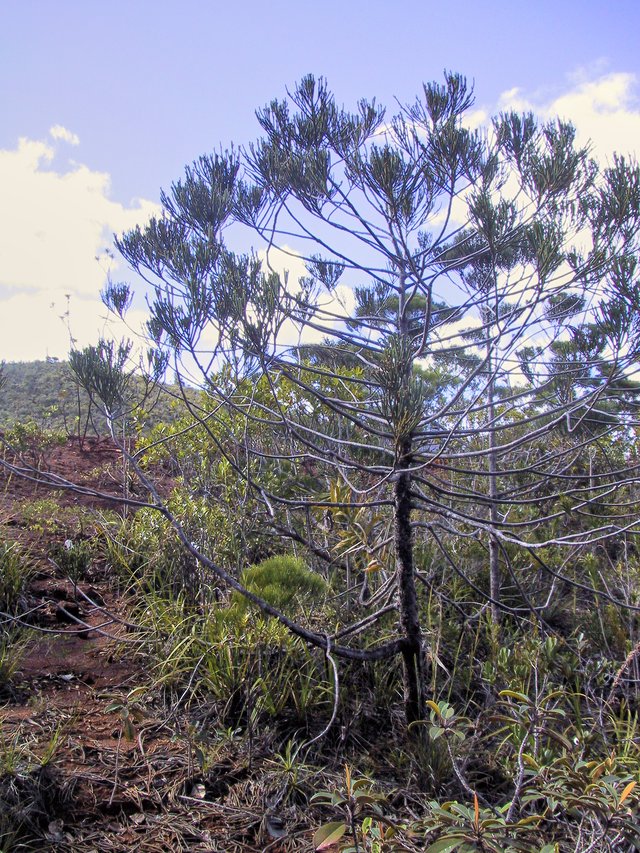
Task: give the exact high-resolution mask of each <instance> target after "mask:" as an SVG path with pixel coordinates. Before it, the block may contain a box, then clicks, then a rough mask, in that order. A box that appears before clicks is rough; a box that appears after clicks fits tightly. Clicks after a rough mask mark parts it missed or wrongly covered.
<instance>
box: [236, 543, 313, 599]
mask: <svg viewBox="0 0 640 853" xmlns="http://www.w3.org/2000/svg"><path fill="white" fill-rule="evenodd" d="M240 582H241V583H242V584H243V586H245V587H246V588H247V589H248V590H249V592H253V593H254V594H255V595H258V596H260V598H263V599H264V600H265V601H268V602H269V604H272V605H273V606H274V607H277V608H278V609H279V610H282V611H283V612H285V613H294V612H296V611H298V610H300V609H302V608H304V607H306V606H309V605H312V604H320V603H322V602H323V601H324V599H325V597H326V594H327V592H328V589H329V587H328V584H327V582H326V581H325V580H324V579H323V578H322V577H320V575H319V574H317V572H314V571H312V570H311V569H308V568H307V567H306V565H305V564H304V561H303V560H301V559H300V558H299V557H292V556H290V555H287V554H282V555H279V556H277V557H269V559H267V560H264V561H263V562H262V563H258V564H257V565H254V566H249V568H247V569H245V570H244V571H243V572H242V573H241V575H240ZM232 604H233V606H234V607H237V608H239V609H245V608H247V607H248V606H249V602H248V601H247V599H246V598H244V597H243V596H242V595H241V594H240V593H238V592H234V593H233V596H232Z"/></svg>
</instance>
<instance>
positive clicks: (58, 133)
mask: <svg viewBox="0 0 640 853" xmlns="http://www.w3.org/2000/svg"><path fill="white" fill-rule="evenodd" d="M49 136H51V137H53V139H62V140H64V142H68V143H69V145H80V137H79V136H78V134H77V133H72V131H70V130H67V128H66V127H63V126H62V125H61V124H54V125H53V127H50V128H49Z"/></svg>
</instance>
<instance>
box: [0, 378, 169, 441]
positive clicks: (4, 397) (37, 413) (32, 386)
mask: <svg viewBox="0 0 640 853" xmlns="http://www.w3.org/2000/svg"><path fill="white" fill-rule="evenodd" d="M3 373H4V377H5V383H4V386H3V387H2V388H0V426H7V425H8V424H10V423H13V422H15V421H28V420H34V421H36V422H37V423H39V424H43V425H46V426H49V427H51V428H53V429H61V430H66V431H67V432H70V433H73V432H75V431H76V429H77V427H76V424H77V419H78V416H80V418H81V420H82V422H83V423H84V420H85V419H86V416H87V412H88V403H89V400H88V397H87V395H86V394H85V393H84V391H81V392H80V396H79V397H78V390H77V387H76V384H75V382H74V380H73V376H72V374H71V371H70V369H69V366H68V364H67V362H63V361H21V362H9V363H6V364H5V365H4V367H3ZM172 399H173V398H172V389H171V386H167V387H166V389H164V391H163V390H162V389H161V390H160V393H158V394H155V395H154V397H153V401H154V405H153V406H152V407H151V411H150V413H149V417H148V424H149V425H150V426H152V425H153V424H155V423H158V422H160V421H167V420H171V419H172V418H174V417H175V414H174V411H173V408H172V406H171V402H172ZM149 405H150V404H149ZM92 418H93V421H94V428H91V427H90V428H89V434H93V433H95V432H98V433H100V434H105V433H106V431H107V430H106V424H105V422H104V418H102V417H100V415H99V414H98V412H96V411H95V410H94V411H93V412H92Z"/></svg>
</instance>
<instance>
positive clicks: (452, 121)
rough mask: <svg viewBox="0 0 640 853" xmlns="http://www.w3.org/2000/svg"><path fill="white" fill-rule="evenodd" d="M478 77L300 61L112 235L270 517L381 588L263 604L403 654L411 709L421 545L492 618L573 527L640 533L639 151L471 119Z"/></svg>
mask: <svg viewBox="0 0 640 853" xmlns="http://www.w3.org/2000/svg"><path fill="white" fill-rule="evenodd" d="M471 103H472V98H471V94H470V91H469V90H468V88H467V85H466V83H465V80H464V79H463V78H461V77H460V76H457V75H454V74H447V75H446V76H445V78H444V82H443V84H435V83H434V84H429V85H426V86H424V87H423V91H422V94H421V96H420V97H419V98H418V99H417V100H416V101H415V103H413V104H410V105H408V106H405V107H403V108H401V109H400V110H399V112H398V113H397V114H396V115H394V116H393V117H387V116H386V115H385V111H384V110H383V109H382V108H380V107H379V106H378V105H377V104H376V103H375V102H373V101H372V102H367V101H364V100H363V101H361V102H360V103H359V104H358V106H357V108H356V110H355V112H347V111H345V110H344V109H342V108H340V107H338V106H337V105H336V101H335V99H334V97H333V95H332V94H331V92H330V91H329V90H328V88H327V86H326V84H325V82H324V81H323V80H315V79H313V78H312V77H307V78H305V79H304V80H302V82H301V83H300V84H299V85H298V86H297V87H296V88H295V90H294V91H293V92H292V93H290V94H289V96H288V98H287V100H285V101H273V102H272V103H271V104H270V105H269V106H268V107H266V108H264V109H263V110H260V111H259V112H258V114H257V116H258V121H259V123H260V126H261V128H262V131H263V135H262V137H261V138H260V139H259V141H257V142H256V143H255V144H253V145H250V146H249V147H248V148H246V149H240V150H238V151H232V152H230V153H224V154H214V155H210V156H203V157H201V158H200V159H199V160H197V161H196V162H195V163H194V164H193V165H192V166H190V167H188V168H187V169H186V172H185V176H184V178H183V179H182V180H180V181H178V182H176V183H175V184H174V185H173V186H172V187H171V189H170V190H169V191H168V192H167V193H165V194H163V196H162V203H163V208H164V209H163V214H162V216H161V217H159V218H157V219H154V220H152V221H151V222H150V223H149V224H148V225H147V226H145V227H142V228H140V227H139V228H136V229H135V230H133V231H131V232H129V233H127V234H125V235H123V236H122V237H121V238H120V239H119V240H118V241H117V242H118V248H119V249H120V251H121V252H122V254H123V255H124V257H125V258H126V259H127V260H128V262H129V263H130V264H131V266H132V267H133V268H134V269H135V270H136V271H137V272H138V273H140V274H141V275H142V276H143V277H144V278H145V279H146V280H147V281H149V282H150V284H151V286H152V291H151V296H150V299H149V304H150V312H151V317H150V320H149V323H148V330H149V334H150V337H151V338H152V339H153V341H154V342H155V344H156V346H158V347H159V348H160V349H164V350H165V351H167V352H169V353H170V355H171V357H172V358H173V360H174V365H175V367H176V369H177V372H178V374H182V375H184V374H185V373H188V374H189V375H190V376H191V377H193V375H194V372H195V371H199V372H200V375H201V376H200V378H201V382H202V387H203V388H205V389H206V392H207V394H208V396H209V402H208V403H207V404H206V405H204V406H196V405H195V404H193V403H190V404H189V405H190V406H191V409H192V413H193V414H194V415H196V416H197V417H198V419H199V422H200V428H201V429H202V428H204V429H206V431H207V433H208V436H209V440H210V441H211V443H212V445H213V446H214V447H215V452H216V453H217V454H218V457H219V458H222V459H224V460H225V461H226V464H227V465H228V466H230V468H231V470H233V471H234V472H235V474H236V475H237V476H238V477H242V478H243V479H244V481H245V482H246V488H247V491H248V493H249V494H250V495H251V499H252V500H253V501H254V502H255V506H261V507H262V508H263V510H264V519H265V524H268V525H269V526H270V529H271V530H272V531H273V533H274V535H277V536H278V537H282V538H284V539H285V540H287V539H288V540H289V541H292V542H295V543H296V547H306V548H308V552H307V553H308V554H309V557H310V559H313V560H314V561H315V562H316V564H319V563H318V561H320V562H322V561H323V560H324V561H325V562H326V564H327V565H328V566H332V567H333V568H332V571H334V574H335V572H336V571H337V569H336V567H340V568H341V567H344V566H345V564H347V563H348V564H349V565H348V570H349V578H350V582H351V583H353V581H354V579H356V580H357V581H358V583H361V584H362V589H361V590H360V592H361V595H360V605H361V606H362V608H367V607H368V608H370V610H369V611H366V610H364V611H363V612H361V613H360V616H359V619H358V621H357V622H355V623H354V624H352V625H346V626H343V627H341V628H340V630H339V631H337V632H336V633H334V634H333V635H331V634H330V633H327V634H325V633H322V632H318V631H317V630H311V629H309V628H307V627H304V626H303V625H300V624H298V623H295V622H293V621H292V620H291V619H289V618H288V617H286V616H285V615H284V614H281V613H278V612H277V611H276V610H275V608H273V607H271V606H270V605H269V604H268V603H266V602H264V601H258V600H257V599H256V597H255V596H253V600H254V602H256V603H258V604H259V605H260V606H261V607H263V609H264V610H266V612H267V613H270V614H271V615H274V616H276V617H277V618H280V619H281V620H282V621H283V622H285V624H287V625H288V626H289V627H290V629H291V630H293V631H294V632H295V633H297V634H298V635H299V636H301V637H303V638H304V639H305V640H306V641H308V642H310V643H312V644H315V645H316V646H318V647H321V648H324V649H328V650H329V651H330V652H331V653H332V654H334V655H336V656H338V657H346V658H351V659H361V660H367V659H369V660H375V659H381V658H383V657H388V656H391V655H399V656H401V659H402V664H403V673H404V691H405V709H406V718H407V721H408V722H409V723H411V722H412V721H415V720H419V719H421V718H422V717H423V716H424V707H425V706H424V702H425V696H424V693H425V671H426V667H427V665H428V655H427V653H426V641H425V636H424V631H423V627H422V626H421V607H422V605H421V599H422V590H428V588H429V585H430V583H431V581H432V579H433V575H432V574H431V568H432V567H431V565H430V564H429V561H430V560H434V559H436V558H437V560H438V561H439V563H440V564H445V565H447V566H449V567H450V569H451V570H452V571H454V572H457V573H458V574H459V575H460V576H461V577H463V579H464V580H465V582H468V583H469V584H471V585H472V586H473V588H474V589H475V590H476V592H477V593H478V594H480V595H482V596H483V600H484V602H485V603H486V604H488V605H489V606H490V611H491V614H492V617H493V620H494V621H495V622H496V623H498V622H499V620H500V618H501V614H504V613H510V612H512V613H516V614H518V613H520V612H523V610H524V611H526V610H527V609H529V610H531V611H533V612H537V611H539V610H541V609H542V608H543V607H544V605H545V603H546V599H547V598H548V596H549V594H550V591H551V592H552V591H553V589H554V584H555V583H556V581H557V577H561V576H562V567H563V566H566V565H567V557H568V555H570V554H571V553H573V552H576V551H580V550H584V549H585V548H587V547H589V546H590V544H592V543H595V542H605V541H606V540H607V539H608V538H611V537H614V536H618V535H620V533H621V532H622V531H624V532H626V534H627V535H631V534H635V533H636V532H637V531H638V517H637V514H636V513H637V510H636V506H635V503H634V500H633V498H632V496H631V495H630V493H629V485H630V482H632V481H634V480H635V469H634V468H633V465H631V464H630V463H629V460H624V459H620V458H619V457H618V458H616V459H615V461H611V460H612V457H611V456H607V453H606V450H605V449H604V448H605V445H606V444H607V442H612V441H614V440H615V438H616V436H620V435H621V434H623V433H624V432H625V431H628V430H629V429H630V427H631V426H632V424H633V417H634V411H635V408H634V405H635V404H634V396H633V382H632V379H633V376H632V365H633V363H634V361H635V359H636V357H637V352H638V316H640V315H639V314H638V312H640V292H639V290H638V284H637V273H636V258H637V243H638V226H639V223H640V176H639V173H638V169H637V167H636V166H635V165H633V164H630V163H628V162H627V161H625V160H624V159H622V158H619V159H616V160H615V161H614V162H613V163H612V164H611V165H610V166H609V167H608V168H606V169H604V170H600V169H599V168H598V167H597V166H596V164H594V162H592V161H591V160H590V158H589V154H588V151H587V150H586V149H584V148H580V147H577V145H576V141H575V134H574V130H573V128H572V127H571V126H570V125H569V124H566V123H564V122H561V121H555V122H551V123H548V124H539V123H537V122H536V121H535V120H534V118H533V117H532V116H531V115H516V114H513V113H509V114H505V115H500V116H498V117H497V118H496V119H494V121H493V123H492V124H491V126H490V127H489V128H487V129H486V130H485V131H482V132H477V131H472V130H471V129H469V127H468V125H467V124H465V121H466V119H465V115H466V113H467V111H468V108H469V106H470V105H471ZM247 234H248V235H249V236H247ZM243 239H246V242H245V243H243V242H242V240H243ZM237 247H240V248H241V250H242V251H243V252H247V253H246V254H240V253H238V252H237V251H234V250H233V248H237ZM276 250H277V251H276ZM283 253H284V254H285V255H288V256H289V258H290V261H289V262H288V264H287V265H288V268H289V270H292V269H295V268H297V267H298V268H299V267H301V265H304V267H305V268H306V271H305V273H304V274H303V275H301V276H296V278H297V280H294V276H293V275H292V274H291V272H289V274H286V273H285V272H284V271H283V269H282V264H281V259H282V256H283ZM276 259H277V262H276ZM105 299H106V301H107V303H108V304H110V306H111V307H112V308H114V309H115V310H120V309H121V308H122V306H123V305H124V303H125V302H126V301H127V299H128V296H127V294H125V293H124V292H123V289H122V287H121V286H118V287H117V288H115V289H111V290H109V289H108V290H107V292H106V295H105ZM186 399H187V402H188V401H189V398H186ZM586 459H590V460H591V463H592V464H591V466H590V467H585V466H586V463H585V460H586ZM143 476H144V474H143ZM596 508H597V512H596ZM163 511H165V512H166V507H164V509H163ZM182 536H183V540H184V544H185V547H188V548H191V549H193V550H194V553H196V549H195V547H194V545H193V544H192V543H191V542H190V540H189V537H187V536H186V534H184V533H183V534H182ZM456 543H458V545H457V544H456ZM460 543H461V547H462V546H464V544H465V543H471V544H474V545H476V546H477V548H478V549H481V553H485V554H486V565H487V571H486V573H485V575H484V580H483V575H482V573H481V574H479V575H477V576H476V577H474V578H471V577H469V576H468V574H466V573H465V567H464V565H462V564H461V563H460V561H459V560H458V557H457V556H456V554H457V552H458V546H459V545H460ZM516 553H524V554H525V555H527V559H526V560H522V559H520V560H519V561H517V560H515V558H514V555H515V554H516ZM198 556H199V558H200V559H201V560H202V561H203V563H204V565H206V566H207V567H208V569H209V570H210V571H212V572H214V573H216V574H217V575H218V576H219V577H221V578H222V579H223V580H225V581H226V582H227V583H229V584H231V585H232V586H233V587H235V588H236V589H240V584H239V582H238V580H237V577H235V576H234V575H233V573H232V572H229V571H227V570H225V569H223V568H222V567H220V566H219V565H217V564H216V562H215V561H212V560H210V559H209V558H208V556H207V555H206V554H201V553H198ZM525 564H526V566H525ZM523 566H525V569H526V571H527V572H528V573H529V574H535V575H536V576H538V577H540V578H542V580H541V581H540V582H539V583H538V584H525V585H524V587H523V585H522V583H521V580H522V578H521V577H520V576H519V574H518V573H519V572H522V571H523ZM545 578H546V579H547V582H546V585H545V581H544V579H545ZM587 586H588V584H587ZM507 589H508V590H509V595H508V596H507V595H506V591H507ZM245 592H246V591H245ZM520 593H521V595H520ZM394 608H395V610H396V612H397V623H396V628H395V632H394V635H392V636H390V635H389V628H388V619H389V613H390V611H392V610H393V609H394ZM377 620H384V622H381V624H384V625H385V635H384V636H383V637H382V638H380V642H379V643H378V644H377V645H376V644H370V645H367V646H366V647H361V646H359V645H358V639H357V638H358V636H359V635H360V633H361V630H362V628H363V626H367V627H368V628H371V626H373V625H375V623H376V621H377Z"/></svg>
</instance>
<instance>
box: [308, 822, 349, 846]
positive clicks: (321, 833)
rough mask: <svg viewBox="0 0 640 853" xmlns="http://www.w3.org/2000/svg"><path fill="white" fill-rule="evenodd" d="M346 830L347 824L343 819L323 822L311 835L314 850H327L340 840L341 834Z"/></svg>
mask: <svg viewBox="0 0 640 853" xmlns="http://www.w3.org/2000/svg"><path fill="white" fill-rule="evenodd" d="M346 831H347V824H346V823H345V822H344V821H343V820H340V821H332V822H331V823H325V824H324V825H323V826H321V827H319V828H318V829H316V831H315V833H314V836H313V849H314V850H328V849H329V847H332V846H333V845H334V844H336V842H338V841H340V839H341V838H342V836H343V835H344V834H345V832H346Z"/></svg>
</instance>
